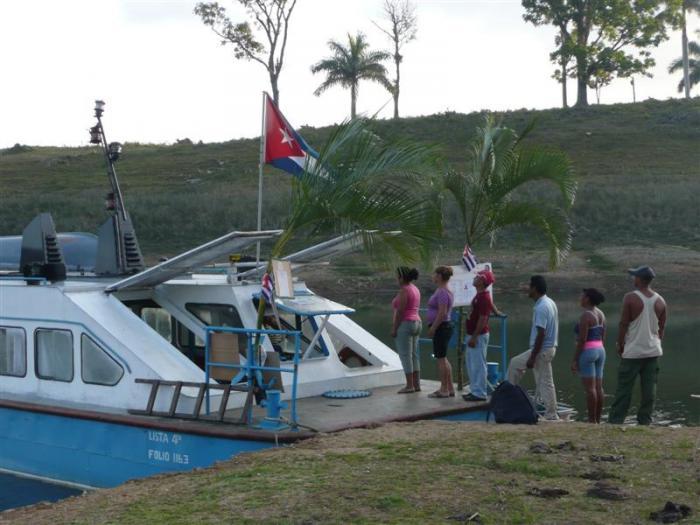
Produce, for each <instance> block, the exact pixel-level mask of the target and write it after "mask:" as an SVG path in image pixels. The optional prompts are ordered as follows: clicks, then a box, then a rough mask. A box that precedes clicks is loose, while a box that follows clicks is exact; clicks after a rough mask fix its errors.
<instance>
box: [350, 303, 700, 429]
mask: <svg viewBox="0 0 700 525" xmlns="http://www.w3.org/2000/svg"><path fill="white" fill-rule="evenodd" d="M554 299H555V300H557V299H558V298H557V297H554ZM666 299H667V301H668V303H669V311H670V316H669V324H668V327H667V331H666V338H665V340H664V345H663V346H664V356H663V357H662V358H660V359H659V367H660V372H659V379H658V389H657V403H656V414H655V421H656V422H657V423H661V424H681V425H692V426H700V399H694V398H691V394H700V351H699V349H698V341H700V322H699V321H698V318H697V313H695V311H696V310H697V308H696V307H694V306H692V305H691V304H689V303H685V302H684V301H682V299H683V298H673V297H667V298H666ZM389 300H390V299H387V298H378V299H374V301H375V302H372V303H364V304H362V305H357V306H356V309H357V313H356V314H355V315H354V316H353V319H354V320H355V321H356V322H358V323H359V324H361V325H362V326H363V327H365V328H366V329H368V330H369V331H370V332H372V333H373V334H374V335H375V336H376V337H378V338H379V339H380V340H382V341H383V342H384V343H386V344H387V345H389V346H390V347H392V348H393V340H392V339H391V337H390V334H389V332H390V330H391V311H390V310H389V309H388V304H389ZM557 302H558V305H559V348H558V350H557V355H556V357H555V359H554V362H553V369H554V382H555V384H556V387H557V395H558V398H559V400H560V401H562V402H565V403H568V404H571V405H573V406H574V407H575V408H576V409H577V410H578V412H579V416H578V418H579V419H580V420H584V419H585V417H586V404H585V395H584V393H583V388H582V386H581V380H580V378H579V377H578V376H575V375H573V374H572V373H571V370H570V366H571V361H572V358H573V355H574V350H575V348H574V345H575V340H574V335H573V327H574V324H575V323H576V322H577V321H578V317H579V315H580V313H581V310H580V309H579V307H578V305H577V303H576V300H575V298H573V299H572V300H570V302H569V303H564V302H563V301H561V300H557ZM609 303H610V304H608V303H606V304H604V305H603V307H604V308H603V310H604V311H605V312H606V315H607V317H608V335H607V337H606V347H607V361H606V364H605V375H604V378H603V387H604V389H605V392H606V396H605V397H606V400H605V404H606V410H607V408H608V407H609V406H610V404H611V403H612V398H613V396H614V393H615V388H616V386H617V385H616V383H617V381H616V374H617V365H618V362H619V358H618V357H617V354H616V352H615V341H616V338H617V323H618V322H619V310H620V306H619V305H620V304H621V298H613V299H611V300H609ZM349 304H352V301H349ZM496 304H498V306H499V308H501V309H502V310H503V311H504V312H505V313H506V314H508V356H509V357H511V356H513V355H516V354H518V353H520V352H523V351H525V350H527V345H528V338H529V334H530V320H531V317H532V302H531V301H530V300H529V299H528V298H527V297H525V296H521V295H516V294H502V295H500V296H497V297H496ZM491 327H492V332H493V333H492V335H491V343H493V344H498V329H497V328H498V321H494V320H492V321H491ZM424 330H425V328H424ZM449 357H450V361H451V362H452V364H453V366H454V365H455V359H456V352H455V351H454V350H450V354H449ZM499 359H500V354H499V353H498V352H489V361H498V360H499ZM421 366H422V369H423V371H422V375H423V377H426V378H428V379H435V378H436V377H437V374H436V368H435V360H434V359H433V357H432V355H431V347H430V346H429V345H424V346H423V350H422V352H421ZM465 378H466V371H465ZM638 384H639V383H637V387H636V390H637V391H636V392H635V396H634V397H633V399H632V406H631V408H630V414H631V415H634V414H636V406H638V403H639V392H638V390H639V386H638ZM523 386H525V387H526V388H528V389H534V382H533V379H532V374H531V373H528V374H527V375H526V379H525V380H524V383H523Z"/></svg>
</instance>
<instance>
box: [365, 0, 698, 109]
mask: <svg viewBox="0 0 700 525" xmlns="http://www.w3.org/2000/svg"><path fill="white" fill-rule="evenodd" d="M699 1H700V0H699ZM417 22H418V19H417V17H416V8H415V6H414V5H413V4H412V3H411V2H410V1H409V0H384V23H382V24H378V23H376V22H374V25H375V26H377V27H378V28H379V30H380V31H382V33H384V34H385V35H386V36H387V37H389V39H390V40H391V42H392V44H393V45H394V66H395V68H396V78H395V79H394V82H393V88H392V90H391V94H392V96H393V97H394V118H399V93H400V91H401V62H403V55H402V54H401V48H402V47H403V46H404V45H405V44H407V43H409V42H410V41H411V40H415V38H416V32H417V31H418V28H417Z"/></svg>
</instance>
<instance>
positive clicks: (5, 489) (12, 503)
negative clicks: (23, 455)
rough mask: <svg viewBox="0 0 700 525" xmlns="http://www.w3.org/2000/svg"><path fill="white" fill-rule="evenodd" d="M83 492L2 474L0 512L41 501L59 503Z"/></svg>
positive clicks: (0, 480) (0, 478) (0, 481)
mask: <svg viewBox="0 0 700 525" xmlns="http://www.w3.org/2000/svg"><path fill="white" fill-rule="evenodd" d="M80 493H81V491H80V490H78V489H73V488H69V487H64V486H61V485H55V484H53V483H44V482H42V481H37V480H34V479H28V478H22V477H18V476H12V475H9V474H0V511H3V510H7V509H12V508H15V507H23V506H25V505H32V504H34V503H39V502H40V501H58V500H61V499H63V498H68V497H70V496H76V495H78V494H80Z"/></svg>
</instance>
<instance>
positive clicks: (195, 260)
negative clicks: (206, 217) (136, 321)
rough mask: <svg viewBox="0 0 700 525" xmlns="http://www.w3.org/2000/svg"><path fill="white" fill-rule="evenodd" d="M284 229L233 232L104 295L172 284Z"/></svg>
mask: <svg viewBox="0 0 700 525" xmlns="http://www.w3.org/2000/svg"><path fill="white" fill-rule="evenodd" d="M281 233H282V230H266V231H256V232H231V233H227V234H226V235H223V236H221V237H219V238H218V239H214V240H213V241H209V242H207V243H205V244H202V245H200V246H197V247H196V248H193V249H191V250H189V251H186V252H184V253H181V254H180V255H176V256H175V257H173V258H171V259H168V260H167V261H164V262H162V263H160V264H157V265H156V266H153V267H151V268H148V269H146V270H144V271H142V272H139V273H137V274H136V275H132V276H129V277H127V278H125V279H122V280H120V281H117V282H116V283H113V284H110V285H109V286H107V287H106V288H105V292H108V293H109V292H117V291H121V290H128V289H135V288H150V287H153V286H156V285H158V284H161V283H164V282H166V281H169V280H171V279H173V278H175V277H178V276H180V275H183V274H186V273H188V272H191V271H193V270H194V269H196V268H198V267H200V266H202V265H205V264H207V263H210V262H211V261H213V260H215V259H217V258H219V257H222V256H224V255H227V254H229V253H231V252H235V251H239V250H242V249H243V248H245V247H246V246H249V245H251V244H254V243H256V242H258V241H263V240H266V239H270V238H272V237H276V236H278V235H280V234H281Z"/></svg>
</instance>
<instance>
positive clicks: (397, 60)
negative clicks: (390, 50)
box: [392, 41, 401, 118]
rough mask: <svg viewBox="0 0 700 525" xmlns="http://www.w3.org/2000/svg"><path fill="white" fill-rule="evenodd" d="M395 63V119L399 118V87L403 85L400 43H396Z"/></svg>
mask: <svg viewBox="0 0 700 525" xmlns="http://www.w3.org/2000/svg"><path fill="white" fill-rule="evenodd" d="M394 62H395V63H396V82H395V83H394V92H393V93H392V95H393V96H394V118H399V86H400V84H401V69H400V64H401V55H400V54H399V43H398V42H397V41H395V52H394Z"/></svg>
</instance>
